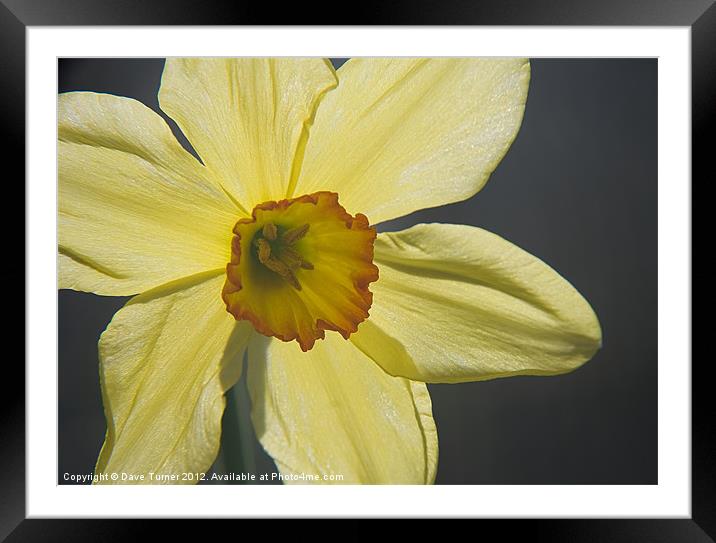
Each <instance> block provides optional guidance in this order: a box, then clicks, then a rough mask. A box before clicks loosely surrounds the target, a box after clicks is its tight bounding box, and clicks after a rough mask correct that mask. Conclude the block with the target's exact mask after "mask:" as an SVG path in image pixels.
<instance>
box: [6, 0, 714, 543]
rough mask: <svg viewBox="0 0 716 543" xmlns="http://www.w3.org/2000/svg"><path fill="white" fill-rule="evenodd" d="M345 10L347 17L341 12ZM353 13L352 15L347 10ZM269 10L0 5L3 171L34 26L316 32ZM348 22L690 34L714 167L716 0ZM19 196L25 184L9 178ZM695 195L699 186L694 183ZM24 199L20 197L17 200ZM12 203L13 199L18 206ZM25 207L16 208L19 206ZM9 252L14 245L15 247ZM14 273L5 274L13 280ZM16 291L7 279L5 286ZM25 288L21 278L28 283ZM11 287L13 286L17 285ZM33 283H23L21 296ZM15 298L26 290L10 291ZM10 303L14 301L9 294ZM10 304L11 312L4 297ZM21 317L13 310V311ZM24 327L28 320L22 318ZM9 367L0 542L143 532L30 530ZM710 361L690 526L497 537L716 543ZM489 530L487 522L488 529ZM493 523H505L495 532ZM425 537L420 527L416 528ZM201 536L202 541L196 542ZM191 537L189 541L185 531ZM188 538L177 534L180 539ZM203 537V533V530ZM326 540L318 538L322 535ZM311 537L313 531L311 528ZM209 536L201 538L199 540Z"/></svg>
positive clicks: (623, 0)
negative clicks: (273, 27)
mask: <svg viewBox="0 0 716 543" xmlns="http://www.w3.org/2000/svg"><path fill="white" fill-rule="evenodd" d="M346 8H349V9H348V10H346ZM344 10H346V11H344ZM276 11H277V10H275V8H272V7H271V6H269V5H263V6H260V5H258V4H255V3H240V2H229V1H204V2H198V1H191V0H174V1H172V2H169V1H164V0H161V1H160V0H152V1H151V2H149V1H145V2H142V1H138V0H114V1H103V2H97V1H89V0H66V1H63V2H56V1H53V0H0V43H1V44H2V49H1V50H2V53H1V57H0V59H1V60H0V93H1V95H2V99H3V107H2V108H0V111H1V115H2V126H3V127H4V129H5V130H4V133H5V134H6V135H7V136H8V137H7V141H6V143H5V146H4V151H5V153H4V154H5V157H6V162H9V160H10V158H12V159H14V160H13V161H14V162H15V163H16V164H17V163H19V164H20V165H21V166H20V172H19V173H18V174H16V175H17V176H18V177H19V176H20V175H23V174H22V172H23V169H24V168H23V166H22V165H23V162H21V161H20V160H18V157H22V156H23V154H24V153H23V147H24V142H25V122H24V121H25V116H24V111H25V107H26V104H25V88H24V85H23V84H22V82H24V81H25V32H26V27H28V26H45V25H67V26H74V25H227V24H230V25H245V24H246V25H249V24H250V25H256V24H266V23H270V24H282V23H287V24H299V23H302V24H316V23H318V22H319V21H317V20H316V19H315V18H313V17H311V18H310V20H308V19H309V17H308V16H307V14H306V10H305V6H304V5H303V4H298V5H296V6H294V7H290V6H287V7H285V8H282V9H281V10H280V11H281V13H277V12H276ZM342 12H343V13H350V14H351V20H350V21H344V20H340V17H338V16H336V17H334V20H332V21H325V22H326V23H327V24H345V23H347V22H349V23H350V24H380V25H384V24H407V25H533V26H534V25H575V26H590V25H597V26H604V25H606V26H611V25H617V26H688V27H690V29H691V37H692V41H691V48H692V49H691V53H692V67H691V73H692V171H693V174H692V175H693V177H694V178H698V177H701V178H703V179H704V181H705V178H706V166H707V162H706V161H707V157H708V156H709V154H710V153H711V149H710V146H708V144H707V141H709V139H708V138H707V129H708V128H710V127H711V126H712V125H713V119H714V103H715V101H714V96H716V69H714V66H716V6H714V2H713V0H618V1H617V0H603V1H601V2H591V1H587V0H560V1H557V0H532V1H529V0H502V1H500V0H491V1H481V2H469V1H466V0H462V1H461V0H450V1H443V2H434V1H429V0H422V1H415V0H413V1H410V2H408V1H407V0H397V1H393V2H372V1H369V2H362V3H361V4H360V5H356V6H351V5H343V7H342ZM6 183H8V184H14V185H16V187H19V186H20V184H19V182H17V181H15V179H13V180H12V181H11V180H10V179H7V180H6ZM692 186H693V183H692ZM18 193H19V194H18V196H17V197H18V198H22V199H23V201H24V189H23V190H22V192H21V191H20V190H18ZM15 201H17V200H15ZM14 207H19V206H14ZM3 220H4V221H5V222H7V223H8V224H6V225H4V226H5V227H6V228H5V230H4V231H5V232H18V231H19V229H18V227H17V221H18V218H17V217H10V216H8V215H7V214H6V215H4V216H3ZM13 242H14V245H13ZM6 250H7V251H10V250H12V251H15V253H14V254H20V251H22V253H23V254H24V251H25V248H24V237H23V238H22V240H21V238H20V237H19V236H17V235H15V236H14V238H13V239H12V240H10V242H9V243H8V244H7V245H6ZM8 273H9V272H3V274H4V276H5V274H8ZM8 281H9V277H8ZM22 281H23V284H24V279H22ZM13 284H16V283H13ZM27 288H31V285H27V284H25V289H27ZM15 291H16V292H15V294H16V295H19V289H15ZM8 294H9V296H12V293H8ZM7 303H8V304H9V303H11V301H10V298H9V297H8V299H7ZM13 305H15V307H19V305H17V304H13ZM23 322H24V320H23ZM16 358H17V357H14V356H13V357H7V360H6V372H7V371H8V370H10V371H12V372H15V373H14V375H12V374H6V379H7V381H6V383H15V386H8V385H7V384H6V386H5V387H3V389H4V390H3V394H2V395H1V396H2V400H1V401H2V405H1V407H0V435H1V436H2V439H1V440H0V459H1V460H2V463H0V466H2V472H1V473H2V477H1V480H2V486H1V488H2V490H1V491H0V540H3V539H4V538H5V537H7V539H6V540H7V541H55V540H57V541H60V540H63V541H64V540H78V539H82V540H84V539H88V540H93V541H94V540H101V541H114V540H117V541H120V540H126V539H127V538H128V536H129V537H135V536H136V535H137V534H141V533H142V532H144V531H145V529H146V528H145V525H146V522H143V521H131V522H127V521H120V520H76V519H75V520H35V519H33V520H28V519H25V461H24V458H25V446H24V444H25V401H24V399H25V393H24V386H20V385H19V383H20V382H24V372H23V370H22V368H21V367H20V365H19V364H18V363H17V362H16ZM707 367H708V361H706V360H704V359H701V360H698V361H697V362H695V363H693V364H692V379H693V381H692V517H691V519H686V520H667V519H658V520H646V519H641V520H638V519H624V520H528V521H516V522H505V521H492V524H491V527H493V528H494V527H497V528H498V529H499V530H500V531H501V534H500V535H501V537H502V538H504V537H508V538H509V537H510V536H518V535H519V534H520V533H525V534H529V536H530V538H532V539H536V540H538V541H540V540H548V541H610V542H618V541H630V542H631V541H642V540H643V541H652V542H660V541H679V542H689V541H703V542H706V541H713V540H714V539H713V538H716V462H715V461H714V459H715V458H716V439H714V438H715V437H716V427H715V426H714V424H713V420H714V418H713V415H714V411H715V410H714V405H716V403H715V402H714V396H713V394H712V393H711V390H710V388H711V385H710V383H711V381H710V380H709V379H708V378H707ZM487 522H489V521H483V524H486V523H487ZM495 523H499V524H497V525H495ZM353 524H355V527H354V528H352V529H351V531H352V533H353V534H354V535H356V536H360V535H361V533H365V534H366V535H367V534H368V530H372V529H371V528H366V527H364V526H365V525H364V524H362V523H358V521H353ZM412 526H413V527H415V528H418V529H422V528H420V526H421V525H420V524H417V523H413V524H412ZM200 529H201V528H197V529H196V530H197V535H199V532H198V530H200ZM187 530H189V531H187ZM191 531H192V528H189V527H187V526H186V525H184V526H182V532H183V535H184V537H191ZM202 531H203V530H202ZM330 532H331V530H325V529H324V530H321V531H320V532H319V533H318V534H317V535H322V534H323V533H326V534H327V535H329V536H330ZM311 533H312V534H314V535H315V534H316V532H315V530H311ZM204 535H205V534H204Z"/></svg>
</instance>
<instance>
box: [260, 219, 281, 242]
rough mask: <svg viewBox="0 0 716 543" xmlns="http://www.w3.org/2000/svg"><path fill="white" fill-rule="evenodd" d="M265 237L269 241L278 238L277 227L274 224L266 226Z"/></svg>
mask: <svg viewBox="0 0 716 543" xmlns="http://www.w3.org/2000/svg"><path fill="white" fill-rule="evenodd" d="M263 235H264V237H265V238H266V239H267V240H269V241H273V240H275V239H276V236H277V235H278V230H277V229H276V225H275V224H274V223H272V222H267V223H266V224H264V228H263Z"/></svg>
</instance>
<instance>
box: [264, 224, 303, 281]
mask: <svg viewBox="0 0 716 543" xmlns="http://www.w3.org/2000/svg"><path fill="white" fill-rule="evenodd" d="M310 227H311V225H310V224H308V223H306V224H303V225H301V226H296V227H295V228H291V229H289V230H285V231H284V232H280V231H279V228H278V227H277V226H276V225H275V224H274V223H272V222H267V223H266V224H264V226H263V228H262V229H261V231H260V232H259V233H257V234H256V236H255V237H254V242H253V244H254V245H255V246H256V255H257V256H258V259H259V262H261V264H263V265H264V266H266V268H267V269H269V270H271V271H272V272H274V273H277V274H279V275H280V276H281V277H282V278H283V279H285V280H286V281H288V283H289V284H290V285H291V286H292V287H293V288H295V289H296V290H301V284H300V283H299V282H298V279H296V274H295V273H294V272H296V271H297V270H299V269H304V270H312V269H313V264H311V263H310V262H309V261H308V260H306V259H305V258H304V257H303V256H301V253H300V252H299V251H298V250H297V249H296V248H295V245H296V242H297V241H298V240H300V239H301V238H302V237H303V236H305V235H306V233H307V232H308V229H309V228H310Z"/></svg>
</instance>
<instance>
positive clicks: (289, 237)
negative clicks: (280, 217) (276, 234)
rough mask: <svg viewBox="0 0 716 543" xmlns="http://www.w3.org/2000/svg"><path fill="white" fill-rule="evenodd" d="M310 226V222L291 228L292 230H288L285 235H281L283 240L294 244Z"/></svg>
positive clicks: (287, 243) (288, 243)
mask: <svg viewBox="0 0 716 543" xmlns="http://www.w3.org/2000/svg"><path fill="white" fill-rule="evenodd" d="M310 226H311V225H310V224H304V225H303V226H297V227H296V228H291V230H286V232H284V233H283V236H281V241H283V242H284V243H285V244H286V245H293V244H294V243H296V242H297V241H298V240H299V239H301V238H302V237H303V236H305V235H306V232H308V228H309V227H310Z"/></svg>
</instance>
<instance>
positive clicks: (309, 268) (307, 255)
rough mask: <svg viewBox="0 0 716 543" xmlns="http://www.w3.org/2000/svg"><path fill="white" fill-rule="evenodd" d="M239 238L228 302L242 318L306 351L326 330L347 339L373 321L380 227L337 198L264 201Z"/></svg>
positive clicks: (241, 224)
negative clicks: (350, 210) (351, 211)
mask: <svg viewBox="0 0 716 543" xmlns="http://www.w3.org/2000/svg"><path fill="white" fill-rule="evenodd" d="M234 233H235V234H236V235H235V237H234V239H233V241H232V252H231V262H230V263H229V264H228V265H227V267H226V272H227V273H226V284H225V285H224V289H223V292H222V297H223V299H224V301H225V302H226V308H227V310H228V311H229V312H230V313H231V314H232V315H234V316H235V317H236V319H246V320H249V321H251V323H252V324H253V325H254V328H256V330H257V331H258V332H260V333H262V334H264V335H267V336H275V337H277V338H279V339H281V340H283V341H291V340H294V339H295V340H297V341H298V342H299V343H300V345H301V349H303V350H305V351H307V350H309V349H311V347H312V346H313V344H314V343H315V341H316V340H317V339H322V338H323V337H324V336H325V330H334V331H337V332H340V333H341V334H342V335H343V337H344V338H346V339H347V338H348V336H350V334H352V333H353V332H355V331H356V329H357V327H358V324H359V323H360V322H362V321H363V320H364V319H365V318H366V317H367V316H368V309H369V308H370V304H371V300H372V294H371V292H370V291H369V290H368V285H369V283H371V282H373V281H375V280H376V279H377V278H378V268H376V267H375V265H374V264H373V242H374V241H375V235H376V233H375V229H374V228H371V227H370V226H369V225H368V221H367V219H366V218H365V216H363V215H360V214H358V215H356V216H355V217H353V216H351V215H349V214H348V213H346V210H345V209H343V207H341V205H340V204H339V203H338V195H337V194H335V193H331V192H317V193H315V194H307V195H304V196H301V197H299V198H293V199H290V200H281V201H279V202H265V203H263V204H260V205H258V206H256V208H255V209H254V210H253V212H252V216H251V218H250V219H241V220H239V221H238V222H237V223H236V226H235V228H234ZM267 234H268V237H266V236H267Z"/></svg>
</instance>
